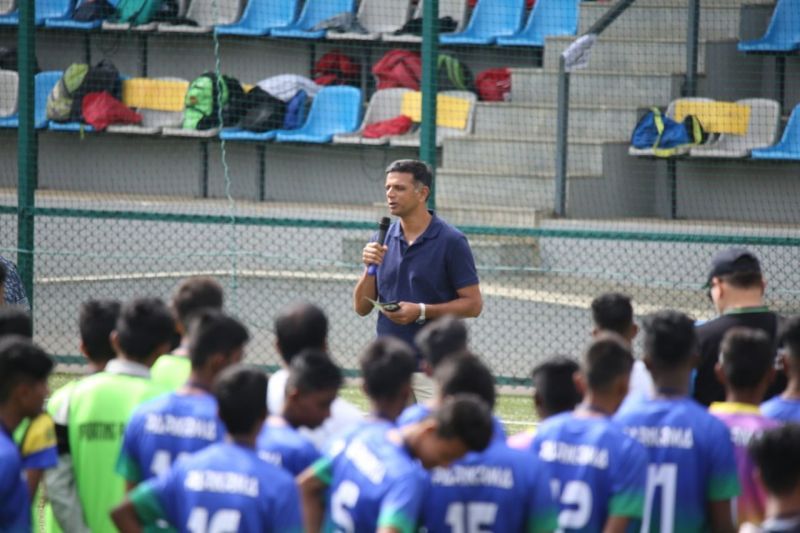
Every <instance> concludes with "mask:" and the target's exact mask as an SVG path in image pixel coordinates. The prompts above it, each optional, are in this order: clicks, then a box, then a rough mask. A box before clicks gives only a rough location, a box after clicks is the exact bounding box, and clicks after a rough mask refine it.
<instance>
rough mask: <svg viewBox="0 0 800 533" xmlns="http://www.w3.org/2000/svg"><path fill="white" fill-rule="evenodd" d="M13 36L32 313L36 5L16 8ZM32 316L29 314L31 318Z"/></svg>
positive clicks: (20, 216)
mask: <svg viewBox="0 0 800 533" xmlns="http://www.w3.org/2000/svg"><path fill="white" fill-rule="evenodd" d="M18 5H19V30H18V35H17V50H18V54H19V55H18V57H17V63H18V69H19V72H18V73H19V130H18V144H17V172H18V174H17V185H18V186H17V248H18V250H19V251H18V252H17V267H18V269H19V275H20V277H21V278H22V284H23V285H24V286H25V291H26V292H27V294H28V300H29V301H30V304H31V311H33V301H34V300H33V247H34V243H33V223H34V216H33V208H34V193H35V190H36V180H37V175H36V174H37V158H38V147H37V139H36V130H35V129H34V123H33V120H34V105H35V103H34V100H35V99H34V78H33V77H34V72H33V65H34V63H35V58H36V41H35V38H36V33H35V31H36V30H35V28H34V16H35V10H36V3H35V2H33V1H23V2H20V3H19V4H18ZM31 316H32V314H31Z"/></svg>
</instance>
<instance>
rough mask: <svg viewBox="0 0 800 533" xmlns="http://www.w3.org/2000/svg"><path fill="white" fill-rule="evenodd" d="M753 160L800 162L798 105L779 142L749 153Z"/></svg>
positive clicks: (799, 114)
mask: <svg viewBox="0 0 800 533" xmlns="http://www.w3.org/2000/svg"><path fill="white" fill-rule="evenodd" d="M750 157H752V158H753V159H791V160H796V161H797V160H800V105H798V106H796V107H795V108H794V110H793V111H792V116H790V117H789V123H788V124H786V129H785V130H783V137H781V141H780V142H779V143H778V144H776V145H775V146H770V147H769V148H758V149H755V150H753V151H752V152H751V153H750Z"/></svg>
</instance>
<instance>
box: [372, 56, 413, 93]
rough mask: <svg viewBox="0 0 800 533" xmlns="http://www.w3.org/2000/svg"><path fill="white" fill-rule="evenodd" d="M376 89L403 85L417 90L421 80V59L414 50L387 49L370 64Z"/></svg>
mask: <svg viewBox="0 0 800 533" xmlns="http://www.w3.org/2000/svg"><path fill="white" fill-rule="evenodd" d="M372 73H373V74H374V75H375V77H376V78H377V79H378V87H377V88H378V89H391V88H392V87H405V88H408V89H412V90H414V91H419V84H420V81H421V80H422V59H421V58H420V56H419V54H418V53H416V52H409V51H408V50H399V49H398V50H389V51H388V52H386V53H385V54H384V55H383V57H382V58H380V59H379V60H378V62H377V63H375V64H374V65H373V66H372Z"/></svg>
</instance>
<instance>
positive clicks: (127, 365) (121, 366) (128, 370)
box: [105, 357, 150, 378]
mask: <svg viewBox="0 0 800 533" xmlns="http://www.w3.org/2000/svg"><path fill="white" fill-rule="evenodd" d="M105 371H106V372H108V373H109V374H123V375H126V376H134V377H138V378H149V377H150V369H149V368H147V367H146V366H144V365H143V364H141V363H137V362H135V361H130V360H128V359H120V358H119V357H118V358H116V359H112V360H111V361H109V362H108V364H107V365H106V370H105Z"/></svg>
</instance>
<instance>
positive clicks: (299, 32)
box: [270, 0, 356, 39]
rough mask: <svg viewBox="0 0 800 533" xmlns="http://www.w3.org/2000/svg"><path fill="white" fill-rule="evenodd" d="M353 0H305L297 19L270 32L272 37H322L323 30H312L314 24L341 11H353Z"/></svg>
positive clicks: (339, 13)
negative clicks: (284, 26)
mask: <svg viewBox="0 0 800 533" xmlns="http://www.w3.org/2000/svg"><path fill="white" fill-rule="evenodd" d="M355 7H356V6H355V0H307V1H306V3H305V5H304V6H303V11H302V12H301V13H300V17H298V19H297V21H296V22H295V23H294V24H292V25H290V26H287V27H286V28H281V29H278V30H274V31H272V32H270V35H272V36H273V37H292V38H295V39H322V38H323V37H325V30H316V31H315V30H314V26H316V25H317V24H319V23H320V22H322V21H325V20H327V19H329V18H331V17H334V16H336V15H341V14H342V13H352V12H354V11H355Z"/></svg>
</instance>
